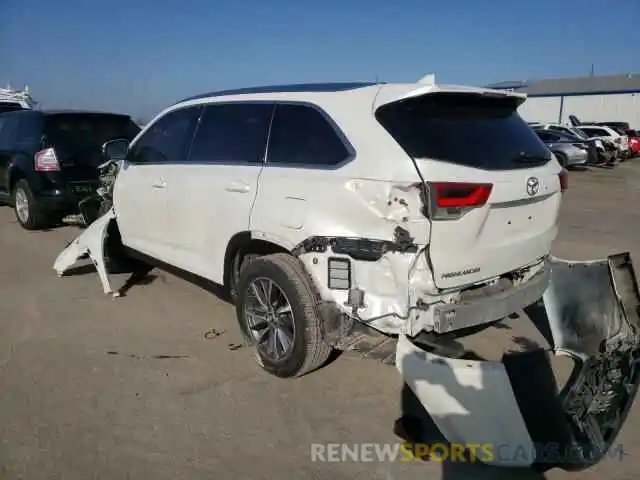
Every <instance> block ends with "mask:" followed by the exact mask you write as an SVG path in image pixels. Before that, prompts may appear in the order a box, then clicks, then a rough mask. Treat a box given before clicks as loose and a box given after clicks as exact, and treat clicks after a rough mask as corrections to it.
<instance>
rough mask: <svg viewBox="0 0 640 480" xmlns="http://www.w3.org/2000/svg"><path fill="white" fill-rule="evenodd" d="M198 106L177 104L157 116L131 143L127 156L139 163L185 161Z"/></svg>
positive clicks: (198, 111)
mask: <svg viewBox="0 0 640 480" xmlns="http://www.w3.org/2000/svg"><path fill="white" fill-rule="evenodd" d="M200 110H201V108H200V107H199V106H198V107H187V108H181V109H178V110H173V111H171V112H169V113H166V114H165V115H163V116H162V117H160V118H159V119H158V120H156V121H155V122H154V123H153V125H151V126H150V127H149V128H148V129H147V131H145V132H144V133H143V134H142V136H141V137H140V138H139V139H138V140H137V141H136V143H135V144H134V145H132V147H131V150H130V151H129V154H128V156H127V159H128V160H129V161H130V162H133V163H141V164H144V163H146V164H155V163H179V162H185V161H186V159H187V151H188V148H189V145H191V140H192V139H193V133H194V130H195V126H196V122H197V121H198V117H199V116H200Z"/></svg>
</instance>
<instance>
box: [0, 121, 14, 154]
mask: <svg viewBox="0 0 640 480" xmlns="http://www.w3.org/2000/svg"><path fill="white" fill-rule="evenodd" d="M17 120H18V119H17V118H16V115H7V116H5V117H4V118H3V119H2V127H1V128H0V148H1V149H3V150H13V149H14V148H15V141H16V134H17V126H18V122H17Z"/></svg>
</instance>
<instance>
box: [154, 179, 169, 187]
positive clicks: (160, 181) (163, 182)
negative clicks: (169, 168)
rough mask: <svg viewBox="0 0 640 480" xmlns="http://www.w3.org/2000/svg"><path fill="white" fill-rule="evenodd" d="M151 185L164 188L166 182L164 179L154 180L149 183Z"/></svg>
mask: <svg viewBox="0 0 640 480" xmlns="http://www.w3.org/2000/svg"><path fill="white" fill-rule="evenodd" d="M151 186H152V187H153V188H164V187H166V186H167V182H165V181H164V180H156V181H155V182H153V183H152V184H151Z"/></svg>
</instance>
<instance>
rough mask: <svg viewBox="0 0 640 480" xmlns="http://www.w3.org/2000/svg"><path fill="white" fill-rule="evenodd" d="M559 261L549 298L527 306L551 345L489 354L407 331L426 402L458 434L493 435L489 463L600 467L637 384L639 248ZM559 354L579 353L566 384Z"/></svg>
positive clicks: (401, 359) (404, 368)
mask: <svg viewBox="0 0 640 480" xmlns="http://www.w3.org/2000/svg"><path fill="white" fill-rule="evenodd" d="M550 262H551V266H552V274H551V282H550V285H549V287H548V289H547V290H546V292H545V293H544V296H543V302H541V303H538V304H534V305H532V306H531V307H530V308H528V309H527V310H526V312H527V314H528V316H529V320H530V321H531V322H533V323H534V324H535V326H536V327H537V328H538V329H539V331H540V332H541V333H542V334H543V335H545V336H546V337H548V339H549V345H551V348H550V349H547V350H545V349H543V348H538V349H532V350H531V351H527V352H521V353H511V352H508V353H505V354H504V355H503V356H502V359H501V360H500V361H497V360H494V361H482V360H478V359H465V358H464V357H462V358H456V359H454V358H448V357H445V356H439V355H434V354H432V353H428V352H426V351H425V350H423V349H422V348H420V347H419V346H417V345H416V344H415V342H414V341H412V340H410V339H409V338H408V337H406V336H404V335H401V336H400V337H399V340H398V344H397V350H396V367H397V368H398V370H399V371H400V372H401V373H402V375H403V377H404V380H405V382H406V384H407V385H408V387H409V388H410V389H411V391H412V392H413V393H414V394H415V395H416V397H417V398H418V400H419V402H420V404H421V405H422V406H423V407H424V409H425V410H426V411H427V412H428V413H429V415H430V416H431V418H432V419H433V421H434V422H435V423H436V425H437V426H438V428H439V429H440V431H441V432H442V433H443V435H445V437H446V438H447V440H449V441H450V442H454V443H459V444H464V445H473V444H480V445H487V444H491V445H492V448H493V455H492V456H491V458H485V460H486V461H487V463H492V464H496V465H502V466H513V467H515V466H518V467H526V466H529V465H531V464H540V463H544V464H547V465H549V464H552V465H553V466H559V467H562V468H564V469H567V470H580V469H584V468H587V467H589V466H592V465H594V464H596V463H598V462H599V461H600V460H601V459H602V458H603V457H604V456H605V454H606V453H607V451H608V450H609V448H610V447H611V446H612V444H613V443H614V442H615V439H616V437H617V435H618V432H619V431H620V428H621V427H622V425H623V423H624V421H625V419H626V415H627V413H628V411H629V409H630V408H631V405H632V404H633V400H634V398H635V395H636V393H637V389H638V383H639V376H638V369H637V366H636V365H637V360H636V359H637V358H638V355H639V354H640V338H639V335H638V332H639V327H640V319H639V317H638V308H639V306H640V293H639V291H638V285H637V281H636V277H635V273H634V271H633V266H632V262H631V258H630V255H629V254H628V253H624V254H618V255H612V256H610V257H608V258H607V259H603V260H596V261H589V262H571V261H565V260H561V259H557V258H551V259H550ZM524 320H525V319H523V321H524ZM554 354H555V355H565V356H570V357H571V358H572V359H573V360H574V361H575V363H574V367H573V371H572V372H571V375H570V376H569V378H568V381H567V383H566V384H565V385H564V386H559V385H557V382H556V380H554V372H553V370H552V368H551V359H550V358H549V357H550V355H554ZM469 358H471V357H469ZM518 452H520V454H518Z"/></svg>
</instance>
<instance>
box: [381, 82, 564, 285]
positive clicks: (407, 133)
mask: <svg viewBox="0 0 640 480" xmlns="http://www.w3.org/2000/svg"><path fill="white" fill-rule="evenodd" d="M522 101H523V99H522V97H520V96H513V95H504V94H497V93H469V92H461V91H455V90H454V91H446V90H441V89H434V90H433V91H431V92H429V93H422V94H420V95H416V96H408V97H407V96H406V95H405V96H404V97H402V98H400V99H399V100H397V101H390V102H387V103H385V104H383V105H381V106H379V107H378V108H377V109H376V117H377V119H378V121H379V122H380V123H381V124H382V125H383V126H384V127H385V129H386V130H387V131H388V132H389V133H390V134H391V135H392V136H393V137H394V139H395V140H396V141H397V142H398V143H399V144H400V146H402V148H403V149H404V150H405V151H406V152H407V154H408V155H409V156H410V157H411V158H412V159H414V163H415V165H416V167H417V169H418V173H419V174H420V176H421V177H422V179H423V180H424V181H425V183H426V186H427V195H428V199H427V201H426V203H428V206H427V213H428V216H429V217H430V219H431V233H430V235H431V237H430V239H429V259H430V262H431V266H432V269H433V273H434V281H435V283H436V286H437V287H439V288H442V289H447V288H458V287H461V286H465V285H470V284H474V283H478V282H482V281H485V280H488V279H491V278H494V277H497V276H501V275H503V274H506V273H509V272H513V271H514V270H518V269H520V268H521V267H525V266H528V265H531V264H533V263H536V262H537V261H539V260H540V259H541V258H543V257H544V256H546V255H547V254H548V253H549V250H550V247H551V243H552V241H553V239H554V238H555V236H556V233H557V227H556V217H557V215H558V209H559V206H560V198H561V195H560V194H561V191H562V189H563V184H564V181H565V180H566V177H565V173H566V172H564V171H563V170H562V168H561V167H560V165H559V164H558V163H557V162H556V161H554V160H553V156H552V154H551V152H550V151H549V150H548V149H547V147H546V146H545V144H544V143H543V142H542V141H541V140H540V139H539V138H538V136H537V135H536V134H535V133H534V132H533V130H531V128H530V127H529V126H528V125H527V124H526V123H525V122H524V121H523V120H522V118H521V117H520V116H519V115H518V113H517V108H518V106H519V105H520V104H521V103H522Z"/></svg>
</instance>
